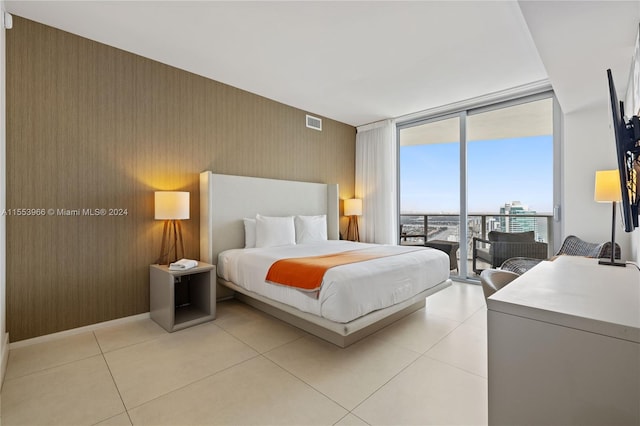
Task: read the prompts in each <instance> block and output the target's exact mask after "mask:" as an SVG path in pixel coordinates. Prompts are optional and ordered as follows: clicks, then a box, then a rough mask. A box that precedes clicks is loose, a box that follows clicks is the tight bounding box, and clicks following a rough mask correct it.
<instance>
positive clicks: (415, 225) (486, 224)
mask: <svg viewBox="0 0 640 426" xmlns="http://www.w3.org/2000/svg"><path fill="white" fill-rule="evenodd" d="M522 219H525V220H524V221H523V220H522ZM527 219H528V220H527ZM531 222H533V223H531ZM400 224H401V234H402V235H400V238H401V241H400V243H401V244H411V243H420V242H424V238H425V237H426V239H427V240H428V241H430V240H448V241H457V242H460V234H459V232H460V215H459V214H453V213H450V214H443V213H402V214H400ZM493 230H495V231H502V232H509V231H511V232H521V231H532V230H533V231H535V237H536V240H537V241H542V242H545V243H547V244H548V247H549V256H551V255H552V253H551V251H552V250H553V247H554V244H553V243H554V241H553V215H551V214H500V213H471V214H469V215H468V228H467V259H468V260H471V255H472V247H471V245H472V240H473V237H478V238H482V239H487V234H488V233H489V231H493Z"/></svg>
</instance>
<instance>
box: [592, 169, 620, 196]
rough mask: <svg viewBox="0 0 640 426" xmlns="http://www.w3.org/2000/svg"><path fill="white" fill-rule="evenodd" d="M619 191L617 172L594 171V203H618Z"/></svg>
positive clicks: (618, 175)
mask: <svg viewBox="0 0 640 426" xmlns="http://www.w3.org/2000/svg"><path fill="white" fill-rule="evenodd" d="M621 191H622V190H621V188H620V174H619V173H618V170H599V171H596V188H595V195H594V199H595V201H597V202H599V203H605V202H612V201H620V200H622V192H621Z"/></svg>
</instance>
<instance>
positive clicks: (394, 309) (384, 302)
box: [200, 172, 451, 347]
mask: <svg viewBox="0 0 640 426" xmlns="http://www.w3.org/2000/svg"><path fill="white" fill-rule="evenodd" d="M338 212H339V200H338V185H335V184H318V183H307V182H296V181H284V180H275V179H263V178H252V177H246V176H232V175H220V174H214V173H211V172H203V173H201V175H200V253H201V260H203V261H205V262H208V263H212V264H215V265H217V274H218V278H217V283H218V288H217V295H218V300H220V299H224V298H229V297H235V298H237V299H239V300H241V301H243V302H245V303H247V304H249V305H251V306H254V307H255V308H257V309H259V310H262V311H264V312H266V313H268V314H270V315H273V316H275V317H277V318H279V319H282V320H284V321H286V322H288V323H290V324H292V325H294V326H296V327H299V328H302V329H303V330H305V331H307V332H309V333H311V334H314V335H316V336H318V337H320V338H322V339H324V340H327V341H329V342H331V343H333V344H336V345H338V346H341V347H346V346H348V345H350V344H352V343H354V342H356V341H358V340H360V339H362V338H363V337H365V336H367V335H369V334H371V333H374V332H375V331H377V330H379V329H380V328H382V327H385V326H386V325H388V324H390V323H392V322H394V321H396V320H398V319H399V318H401V317H403V316H406V315H408V314H409V313H411V312H414V311H416V310H417V309H420V308H422V307H424V306H425V298H426V297H427V296H429V295H431V294H433V293H435V292H437V291H440V290H442V289H444V288H446V287H448V286H449V285H451V281H450V280H449V278H448V277H449V259H448V257H447V255H446V254H445V253H443V252H441V251H439V250H434V249H429V248H416V247H402V246H380V245H371V244H364V243H354V242H348V241H342V240H339V213H338ZM256 215H263V216H262V217H266V218H267V219H268V218H284V217H294V216H295V217H296V218H311V217H313V218H317V217H323V218H324V220H325V223H326V236H325V238H326V240H323V241H319V240H313V239H312V240H311V241H306V240H303V241H298V244H287V245H279V246H277V247H269V248H264V247H260V246H259V247H255V248H254V247H251V248H244V247H245V244H246V241H245V223H244V222H245V221H244V219H245V218H255V217H256ZM296 220H297V219H296ZM296 226H297V222H296ZM391 250H393V252H390V251H391ZM340 252H357V253H368V254H370V253H373V254H375V256H374V258H372V259H371V260H367V261H364V262H356V263H350V264H345V265H342V266H338V267H334V268H330V269H328V270H327V271H326V273H325V274H324V278H323V281H322V286H321V287H320V288H319V290H317V291H314V292H307V291H300V290H299V289H295V288H293V289H292V288H288V287H287V286H282V285H277V284H275V283H273V282H267V281H266V280H265V276H266V274H265V272H266V271H268V270H269V268H270V266H271V265H272V264H273V263H274V262H276V261H278V260H279V259H292V258H307V257H308V256H318V255H327V254H333V253H340ZM400 252H402V253H400ZM376 256H379V257H376ZM390 268H391V269H390ZM393 268H395V269H393ZM363 295H364V296H365V297H362V296H363Z"/></svg>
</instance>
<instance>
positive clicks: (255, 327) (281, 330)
mask: <svg viewBox="0 0 640 426" xmlns="http://www.w3.org/2000/svg"><path fill="white" fill-rule="evenodd" d="M215 324H216V325H217V326H218V327H220V328H222V329H223V330H225V331H227V332H228V333H229V334H232V335H234V336H235V337H237V338H238V339H240V340H242V341H243V342H244V343H246V344H247V345H249V346H251V347H252V348H253V349H255V350H256V351H258V352H260V353H264V352H267V351H270V350H271V349H274V348H276V347H278V346H281V345H283V344H285V343H289V342H292V341H294V340H296V339H299V338H300V337H302V336H304V335H306V333H305V332H304V331H302V330H300V329H299V328H296V327H293V326H291V325H289V324H287V323H285V322H283V321H280V320H278V319H276V318H273V317H271V316H269V315H267V314H265V313H262V312H260V311H258V310H256V309H254V308H252V307H251V306H248V305H246V304H244V303H242V302H238V301H234V300H230V301H225V302H222V303H219V304H218V307H217V313H216V320H215Z"/></svg>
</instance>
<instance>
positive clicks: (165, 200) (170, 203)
mask: <svg viewBox="0 0 640 426" xmlns="http://www.w3.org/2000/svg"><path fill="white" fill-rule="evenodd" d="M155 218H156V219H158V220H176V219H189V193H188V192H181V191H156V193H155Z"/></svg>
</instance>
